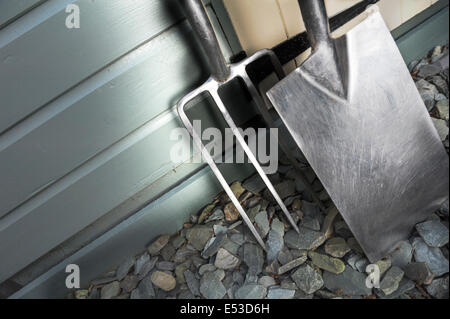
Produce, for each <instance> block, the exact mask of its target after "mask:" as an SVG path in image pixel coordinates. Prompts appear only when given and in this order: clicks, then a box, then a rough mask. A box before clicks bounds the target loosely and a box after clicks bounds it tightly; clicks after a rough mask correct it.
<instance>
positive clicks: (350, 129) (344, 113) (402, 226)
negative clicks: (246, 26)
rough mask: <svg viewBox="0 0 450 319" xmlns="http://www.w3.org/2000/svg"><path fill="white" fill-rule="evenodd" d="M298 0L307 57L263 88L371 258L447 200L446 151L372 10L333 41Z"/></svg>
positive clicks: (314, 2)
mask: <svg viewBox="0 0 450 319" xmlns="http://www.w3.org/2000/svg"><path fill="white" fill-rule="evenodd" d="M299 3H300V8H301V10H302V15H303V19H304V22H305V25H306V28H307V31H308V36H309V39H310V42H311V45H312V48H313V53H312V55H311V56H310V57H309V58H308V59H307V60H306V61H305V62H304V63H303V64H302V65H301V66H300V67H299V68H298V69H296V70H295V71H294V72H292V73H291V74H290V75H288V76H287V77H286V78H285V79H283V80H282V81H280V82H279V83H278V84H277V85H276V86H275V87H273V88H272V89H271V90H269V92H268V93H267V94H268V97H269V99H270V100H271V102H272V103H273V105H274V107H275V109H276V110H277V111H278V113H279V115H280V116H281V118H282V120H283V121H284V123H285V125H286V126H287V128H288V130H289V131H290V133H291V134H292V136H293V138H294V140H295V141H296V143H297V145H298V146H299V147H300V149H301V150H302V151H303V153H304V155H305V156H306V158H307V159H308V161H309V163H310V164H311V166H312V167H313V169H314V170H315V172H316V174H317V175H318V177H319V179H320V180H321V182H322V183H323V185H324V187H325V188H326V190H327V191H328V194H329V195H330V196H331V198H332V200H333V201H334V203H335V205H336V207H337V208H338V210H339V211H340V212H341V214H342V216H343V217H344V219H345V221H346V222H347V224H348V225H349V227H350V229H351V230H352V232H353V234H354V235H355V237H356V239H357V240H358V242H359V243H360V245H361V247H362V248H363V250H364V251H365V253H366V255H367V256H368V258H369V259H370V260H371V261H372V262H375V261H377V260H379V259H381V258H383V257H384V256H386V255H387V254H388V253H389V252H390V251H392V250H393V249H395V248H396V245H397V244H398V243H399V242H400V241H401V240H404V239H406V238H408V236H409V233H410V231H411V229H412V228H413V227H414V225H415V224H416V223H418V222H420V221H422V220H424V219H426V218H427V216H428V215H429V214H430V213H431V212H433V211H434V210H436V209H437V208H439V207H440V205H441V203H442V202H443V201H444V200H445V199H446V198H447V197H448V191H449V160H448V156H447V153H446V152H445V149H444V147H443V145H442V143H441V140H440V138H439V136H438V133H437V132H436V129H435V128H434V126H433V124H432V122H431V119H430V116H429V115H428V113H427V110H426V107H425V105H424V103H423V101H422V99H421V97H420V95H419V93H418V91H417V89H416V87H415V85H414V82H413V80H412V78H411V76H410V74H409V72H408V69H407V67H406V65H405V63H404V61H403V59H402V56H401V55H400V52H399V50H398V48H397V46H396V44H395V42H394V40H393V38H392V36H391V34H390V32H389V30H388V28H387V27H386V25H385V23H384V21H383V19H382V17H381V15H380V13H379V11H378V7H376V6H371V7H370V8H369V9H368V10H367V11H366V12H365V14H366V15H367V17H366V18H365V20H364V21H363V22H361V23H360V24H358V25H357V26H356V27H354V28H353V29H351V30H350V31H349V32H348V33H347V34H345V35H344V36H342V37H340V38H338V39H333V38H331V36H330V34H329V28H328V19H327V16H326V11H325V5H324V3H323V0H299Z"/></svg>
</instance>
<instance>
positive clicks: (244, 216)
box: [177, 95, 266, 250]
mask: <svg viewBox="0 0 450 319" xmlns="http://www.w3.org/2000/svg"><path fill="white" fill-rule="evenodd" d="M194 98H195V95H193V96H190V98H186V99H182V100H181V101H180V102H179V104H178V107H177V110H178V114H179V116H180V118H181V121H182V122H183V124H184V126H185V127H186V129H187V130H188V132H189V134H190V135H191V136H192V139H193V140H194V143H195V145H196V147H197V148H198V149H199V150H200V151H201V153H202V156H203V158H204V159H205V160H206V162H207V163H208V165H209V167H210V168H211V170H212V171H213V173H214V175H215V176H216V178H217V179H218V181H219V183H220V184H221V185H222V187H223V189H224V190H225V192H226V193H227V195H228V197H229V198H230V199H231V202H232V203H233V204H234V206H235V207H236V209H237V210H238V212H239V214H240V215H241V217H242V219H243V220H244V222H245V224H246V225H247V227H248V228H249V229H250V231H251V232H252V234H253V236H255V238H256V240H257V242H258V243H259V244H260V245H261V247H262V248H263V249H264V250H266V246H265V244H264V241H263V240H262V238H261V236H260V235H259V233H258V231H257V230H256V228H255V226H254V225H253V223H252V222H251V221H250V219H249V218H248V215H247V213H246V212H245V210H244V208H243V207H242V205H241V204H240V203H239V200H238V198H237V197H236V196H235V195H234V193H233V191H232V190H231V188H230V186H229V185H228V183H227V181H226V180H225V178H224V177H223V175H222V173H221V172H220V170H219V168H218V167H217V165H216V163H215V162H214V160H213V158H212V156H211V154H210V153H209V151H208V150H207V149H206V147H205V146H204V145H203V143H202V140H201V138H200V137H199V136H198V135H197V133H196V132H195V131H194V129H193V127H192V124H191V122H190V121H189V118H188V117H187V115H186V113H185V111H184V107H185V105H186V104H187V103H188V102H189V101H192V100H193V99H194Z"/></svg>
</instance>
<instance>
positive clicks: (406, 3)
mask: <svg viewBox="0 0 450 319" xmlns="http://www.w3.org/2000/svg"><path fill="white" fill-rule="evenodd" d="M401 3H402V11H401V15H402V23H403V22H406V21H408V20H409V19H411V18H412V17H414V16H415V15H416V14H418V13H420V12H422V11H423V10H425V9H426V8H428V7H429V6H431V4H432V1H431V0H401Z"/></svg>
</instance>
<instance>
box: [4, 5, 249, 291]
mask: <svg viewBox="0 0 450 319" xmlns="http://www.w3.org/2000/svg"><path fill="white" fill-rule="evenodd" d="M75 3H77V4H79V5H80V9H81V15H82V22H81V23H82V27H81V29H80V30H71V31H68V30H67V29H65V27H62V28H60V29H58V27H57V26H59V25H60V23H63V24H62V25H64V18H65V13H64V11H63V9H61V10H60V11H58V12H57V13H56V14H52V15H49V17H48V19H47V20H45V21H43V22H42V23H39V24H37V25H36V26H35V27H34V28H32V29H31V30H30V31H28V32H25V33H23V34H22V35H20V36H19V37H17V38H15V39H13V38H14V37H12V36H6V35H5V34H4V33H3V34H2V32H4V31H5V30H11V29H9V28H8V26H7V27H5V28H4V29H1V30H0V43H2V40H3V43H5V41H6V40H5V39H12V40H11V41H6V42H8V43H7V44H6V45H5V46H3V47H1V48H0V56H2V57H3V56H5V55H7V56H11V57H12V59H9V60H8V61H9V62H10V64H8V66H7V67H6V69H3V67H4V66H3V65H1V68H2V69H1V70H0V83H2V86H1V88H0V90H2V91H0V96H1V99H0V103H1V104H2V105H1V112H2V114H1V115H2V116H0V119H1V121H4V122H2V125H3V126H2V129H6V128H9V129H7V131H5V132H4V133H3V134H2V135H0V164H1V165H0V174H1V176H2V178H0V183H2V184H1V188H2V189H7V191H6V192H5V193H3V194H2V195H0V196H2V199H1V200H0V203H1V204H0V205H2V206H1V213H0V215H2V218H0V256H6V258H4V259H3V260H2V263H0V282H2V281H3V280H5V279H7V278H9V277H10V276H12V275H13V274H15V273H16V272H17V271H19V270H21V269H22V268H24V267H25V266H27V265H29V264H30V263H32V262H33V261H35V260H36V259H38V258H40V257H41V256H43V255H44V254H46V253H47V252H49V251H50V250H51V249H53V248H54V247H56V246H58V245H60V244H61V243H62V242H64V241H65V240H67V239H68V238H70V237H71V236H73V235H74V234H76V233H78V232H79V231H81V230H82V229H85V228H86V227H88V226H89V225H90V224H91V223H93V222H94V221H96V220H98V219H99V218H101V217H102V216H103V215H105V214H106V213H108V212H109V211H111V210H112V209H113V208H115V207H116V206H118V205H119V204H121V203H122V202H124V201H125V200H127V199H129V198H130V197H133V196H134V195H135V194H136V193H138V192H139V191H141V190H143V189H145V188H146V187H149V186H150V187H151V185H154V184H157V181H158V180H159V179H161V178H162V177H163V176H165V175H166V174H167V173H168V172H170V171H172V170H174V169H176V166H177V165H176V164H174V163H172V162H171V160H170V158H169V151H170V148H171V146H173V145H174V143H175V141H171V140H170V139H169V136H170V132H171V130H172V129H174V128H177V127H181V124H180V122H179V120H178V118H177V115H176V114H175V112H174V110H173V108H172V107H173V105H174V104H175V103H176V101H177V100H178V99H179V98H180V97H181V96H182V95H184V94H185V93H187V92H188V91H189V90H190V89H191V88H194V87H195V86H197V85H199V84H200V83H201V82H202V81H203V80H205V79H206V76H207V69H206V68H205V67H204V64H203V62H202V59H201V56H200V54H201V53H200V52H201V51H199V50H198V49H196V47H195V45H196V43H195V41H193V37H192V34H191V31H190V28H189V26H188V24H187V23H186V22H185V21H183V20H182V18H181V14H180V12H179V8H178V7H177V6H175V5H174V3H175V2H174V1H166V0H164V1H163V0H158V1H154V0H151V1H149V0H137V1H122V0H120V1H119V0H100V1H95V2H91V1H76V2H75ZM48 4H52V5H55V3H54V2H53V1H48V2H46V5H48ZM170 4H172V5H170ZM52 8H53V9H54V8H55V7H54V6H53V7H52ZM35 10H42V6H41V7H38V8H36V9H35ZM33 12H34V10H33V11H31V12H30V13H29V14H33ZM209 12H210V13H212V11H211V10H210V9H209ZM84 13H86V14H84ZM29 14H27V15H25V16H23V17H21V18H20V19H18V20H16V21H14V22H13V23H14V24H16V25H20V23H21V21H25V20H26V19H27V17H28V15H29ZM22 19H24V20H22ZM101 21H104V25H103V24H102V23H101ZM213 22H214V24H215V25H216V27H217V21H215V20H214V21H213ZM55 28H56V29H57V30H55ZM19 29H20V28H19ZM22 29H25V27H23V28H22ZM218 31H220V30H218ZM76 32H80V34H77V33H76ZM220 38H221V44H222V46H224V49H225V50H224V51H225V53H226V55H227V56H229V55H230V54H231V51H230V48H227V47H226V45H227V43H226V41H224V40H222V39H223V38H224V37H223V35H220ZM38 43H44V44H45V45H41V46H37V44H38ZM36 46H37V47H36ZM123 54H125V55H123ZM19 57H20V58H19ZM31 57H33V59H32V60H23V59H25V58H26V59H29V58H31ZM20 61H22V62H23V61H27V63H25V64H22V65H21V64H20V63H19V62H20ZM36 61H39V63H37V62H36ZM7 75H9V76H10V77H12V78H13V79H14V80H15V82H16V83H19V82H20V83H22V84H23V85H21V86H13V85H12V84H11V86H12V87H10V88H9V89H10V90H11V89H15V91H14V92H15V93H14V94H12V93H11V92H9V91H8V90H6V89H5V88H4V87H3V83H9V82H7V81H6V80H10V79H8V76H7ZM31 79H33V80H31ZM69 88H70V90H67V89H69ZM49 101H51V102H50V103H48V102H49ZM5 102H7V103H5ZM9 102H11V103H9ZM240 106H241V105H238V106H236V107H238V108H239V107H240ZM16 109H17V110H16ZM13 110H14V111H13ZM36 110H37V111H36ZM30 112H31V114H30ZM197 113H199V117H201V118H202V119H204V120H205V121H206V122H210V123H215V122H216V121H214V120H213V118H211V116H213V115H212V113H211V112H206V111H197ZM24 116H27V117H26V119H24V120H22V121H21V122H20V123H16V122H17V121H18V120H21V119H22V118H23V117H24ZM249 116H250V115H249ZM249 116H247V117H246V116H243V117H242V119H243V120H245V119H246V118H247V119H248V118H249ZM11 125H13V126H11ZM0 131H1V130H0ZM197 168H198V166H195V165H194V166H193V167H192V170H193V171H194V170H195V169H197ZM181 175H182V176H180V178H182V177H185V176H187V175H188V173H186V172H184V173H183V174H181ZM176 183H178V180H175V181H174V184H176ZM19 242H20V249H17V243H19Z"/></svg>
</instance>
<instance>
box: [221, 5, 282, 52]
mask: <svg viewBox="0 0 450 319" xmlns="http://www.w3.org/2000/svg"><path fill="white" fill-rule="evenodd" d="M224 4H225V7H226V9H227V11H228V13H229V15H230V19H231V22H232V23H233V26H234V28H235V30H236V33H237V35H238V38H239V40H240V42H241V45H242V48H243V49H244V50H245V51H246V52H247V54H249V55H250V54H252V53H254V52H256V51H258V50H260V49H262V48H271V47H273V46H275V45H276V44H278V43H280V42H282V41H284V40H286V38H287V37H286V33H285V29H284V26H283V21H282V19H281V15H280V8H279V7H278V4H277V2H276V1H275V0H244V1H242V0H225V1H224Z"/></svg>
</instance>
